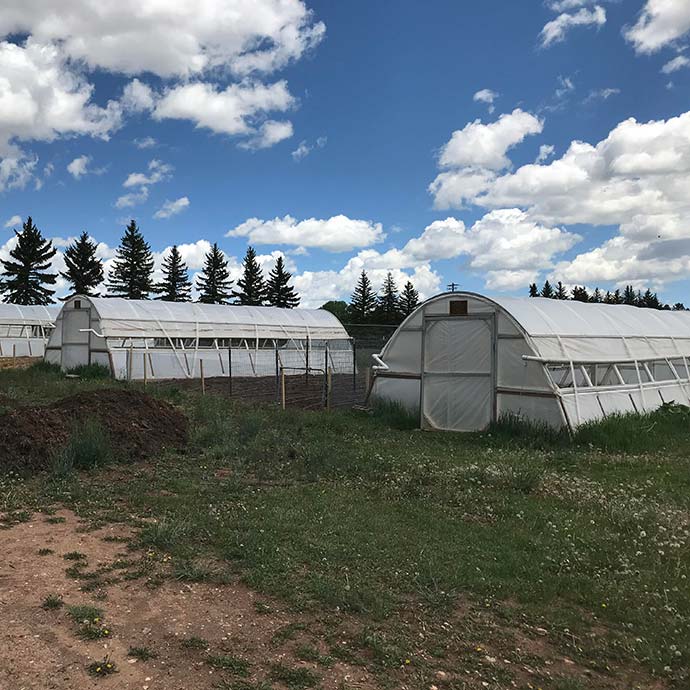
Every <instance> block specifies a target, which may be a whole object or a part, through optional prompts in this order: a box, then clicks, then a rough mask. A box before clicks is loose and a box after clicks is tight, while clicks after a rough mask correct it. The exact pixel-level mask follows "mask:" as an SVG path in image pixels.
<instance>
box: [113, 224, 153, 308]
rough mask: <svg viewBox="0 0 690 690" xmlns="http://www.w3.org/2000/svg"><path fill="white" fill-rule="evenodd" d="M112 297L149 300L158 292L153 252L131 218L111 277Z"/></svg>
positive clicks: (118, 250) (121, 241)
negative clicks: (154, 282)
mask: <svg viewBox="0 0 690 690" xmlns="http://www.w3.org/2000/svg"><path fill="white" fill-rule="evenodd" d="M108 291H109V293H110V296H111V297H124V298H126V299H148V298H149V294H150V293H151V292H155V287H154V284H153V254H151V247H150V246H149V244H148V242H146V240H145V239H144V236H143V235H142V234H141V231H140V230H139V228H138V227H137V224H136V222H135V221H133V220H132V221H130V223H129V225H128V226H127V227H126V228H125V233H124V235H122V239H121V240H120V246H119V247H118V249H117V255H116V257H115V261H114V262H113V268H112V271H111V272H110V276H109V279H108Z"/></svg>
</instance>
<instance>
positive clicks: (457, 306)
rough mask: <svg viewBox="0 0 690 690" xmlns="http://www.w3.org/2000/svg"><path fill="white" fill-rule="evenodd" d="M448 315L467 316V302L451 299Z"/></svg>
mask: <svg viewBox="0 0 690 690" xmlns="http://www.w3.org/2000/svg"><path fill="white" fill-rule="evenodd" d="M448 313H449V314H450V315H451V316H467V300H466V299H452V300H451V301H450V310H449V312H448Z"/></svg>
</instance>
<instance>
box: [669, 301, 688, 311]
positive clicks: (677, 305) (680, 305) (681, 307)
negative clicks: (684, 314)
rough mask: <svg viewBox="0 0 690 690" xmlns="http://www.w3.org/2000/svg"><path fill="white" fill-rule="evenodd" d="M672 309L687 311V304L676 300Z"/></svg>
mask: <svg viewBox="0 0 690 690" xmlns="http://www.w3.org/2000/svg"><path fill="white" fill-rule="evenodd" d="M671 309H672V310H673V311H685V305H684V304H683V303H682V302H676V303H675V304H674V305H673V306H672V307H671Z"/></svg>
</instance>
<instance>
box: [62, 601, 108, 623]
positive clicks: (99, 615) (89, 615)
mask: <svg viewBox="0 0 690 690" xmlns="http://www.w3.org/2000/svg"><path fill="white" fill-rule="evenodd" d="M67 613H69V615H70V618H71V619H72V620H73V621H74V622H75V623H84V622H85V621H90V622H92V623H98V622H99V621H100V620H102V619H103V609H100V608H98V607H97V606H90V605H88V604H80V605H76V606H68V607H67ZM97 619H98V620H97Z"/></svg>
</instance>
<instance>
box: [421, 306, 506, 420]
mask: <svg viewBox="0 0 690 690" xmlns="http://www.w3.org/2000/svg"><path fill="white" fill-rule="evenodd" d="M494 333H495V325H494V315H493V314H489V315H486V316H484V315H482V316H480V315H471V316H446V315H443V316H426V317H425V319H424V332H423V339H422V363H423V366H422V385H421V405H420V407H421V410H422V415H421V416H422V428H423V429H443V430H446V431H481V430H482V429H485V428H486V427H487V426H488V425H489V424H490V423H491V422H492V421H493V420H494V419H495V397H496V396H495V390H496V386H495V380H494V376H495V371H496V367H495V363H494V362H495V357H496V354H495V353H496V348H495V338H494Z"/></svg>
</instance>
